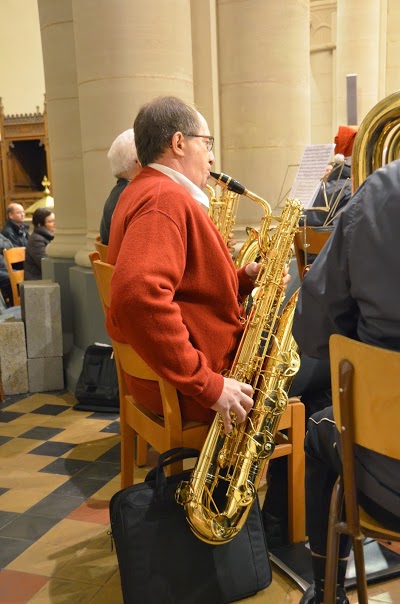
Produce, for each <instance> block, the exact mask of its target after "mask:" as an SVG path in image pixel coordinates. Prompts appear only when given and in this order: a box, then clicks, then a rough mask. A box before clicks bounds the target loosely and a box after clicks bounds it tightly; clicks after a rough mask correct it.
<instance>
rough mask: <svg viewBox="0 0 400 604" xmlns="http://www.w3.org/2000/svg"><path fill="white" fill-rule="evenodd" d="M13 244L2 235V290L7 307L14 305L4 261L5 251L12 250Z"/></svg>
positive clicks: (0, 267) (0, 280)
mask: <svg viewBox="0 0 400 604" xmlns="http://www.w3.org/2000/svg"><path fill="white" fill-rule="evenodd" d="M12 246H13V245H12V243H11V241H10V240H9V239H7V237H4V235H2V234H1V233H0V290H1V294H2V296H3V299H4V302H5V304H6V306H11V305H12V301H13V298H12V290H11V283H10V278H9V276H8V269H7V266H6V261H5V259H4V255H3V251H4V250H9V249H10V248H12Z"/></svg>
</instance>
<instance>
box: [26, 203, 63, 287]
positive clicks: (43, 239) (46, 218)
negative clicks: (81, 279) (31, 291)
mask: <svg viewBox="0 0 400 604" xmlns="http://www.w3.org/2000/svg"><path fill="white" fill-rule="evenodd" d="M32 223H33V226H34V229H33V233H32V235H31V236H30V238H29V240H28V243H27V246H26V256H25V262H24V280H25V281H32V280H35V279H41V278H42V258H45V257H46V256H47V254H46V247H47V245H48V244H49V243H50V241H52V240H53V239H54V229H55V218H54V214H53V212H52V211H51V210H49V209H47V208H38V209H37V210H35V212H34V213H33V216H32Z"/></svg>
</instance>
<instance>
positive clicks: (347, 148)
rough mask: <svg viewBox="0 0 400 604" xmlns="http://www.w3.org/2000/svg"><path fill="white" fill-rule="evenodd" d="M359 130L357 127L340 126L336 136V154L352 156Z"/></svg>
mask: <svg viewBox="0 0 400 604" xmlns="http://www.w3.org/2000/svg"><path fill="white" fill-rule="evenodd" d="M357 130H358V127H357V126H339V130H338V132H337V134H336V136H335V145H336V147H335V154H336V153H342V154H343V155H344V156H345V157H350V156H351V154H352V153H353V145H354V139H355V137H356V134H357Z"/></svg>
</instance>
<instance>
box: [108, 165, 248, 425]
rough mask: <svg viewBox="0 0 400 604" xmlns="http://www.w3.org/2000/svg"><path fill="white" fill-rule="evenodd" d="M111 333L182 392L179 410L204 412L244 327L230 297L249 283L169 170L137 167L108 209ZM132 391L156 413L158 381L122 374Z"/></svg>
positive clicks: (188, 415) (204, 416)
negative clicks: (137, 171) (110, 216)
mask: <svg viewBox="0 0 400 604" xmlns="http://www.w3.org/2000/svg"><path fill="white" fill-rule="evenodd" d="M107 260H108V262H110V263H111V264H115V272H114V276H113V279H112V284H111V305H110V311H109V313H108V317H107V330H108V332H109V334H110V337H111V338H113V339H114V340H116V341H119V342H128V343H129V344H130V345H131V346H132V348H134V349H135V350H136V352H137V353H138V354H139V355H140V356H141V357H142V358H143V359H144V360H145V361H146V363H147V364H148V365H149V366H150V367H151V368H152V369H153V370H154V371H155V372H156V373H157V374H158V375H159V376H160V377H162V378H164V379H166V380H167V381H168V382H170V383H171V384H172V385H173V386H174V387H175V388H177V390H178V391H179V393H180V403H181V409H182V414H183V417H184V418H185V419H195V420H198V421H211V419H212V418H213V415H214V412H213V411H212V410H210V409H209V407H211V406H212V405H213V404H214V403H215V402H216V401H217V400H218V398H219V397H220V395H221V392H222V387H223V378H222V376H221V371H222V370H223V369H226V368H228V367H229V365H230V364H231V361H232V356H233V354H234V352H235V349H236V346H237V343H238V340H239V338H240V336H241V333H242V326H241V323H240V320H239V316H240V313H241V310H242V309H241V307H240V304H239V298H238V295H239V293H238V289H239V282H240V285H241V294H242V295H246V294H248V293H250V291H251V289H252V287H253V284H252V281H251V280H250V278H249V277H248V276H247V274H246V273H245V272H244V269H241V270H240V271H238V272H237V271H236V269H235V266H234V264H233V262H232V259H231V257H230V255H229V252H228V249H227V247H226V245H225V243H224V241H223V240H222V238H221V237H220V235H219V233H218V231H217V229H216V228H215V227H214V225H213V224H212V222H211V220H210V218H209V217H208V216H207V214H206V213H205V212H204V210H202V209H201V207H200V205H199V204H198V202H196V201H195V200H194V199H193V198H192V197H191V195H190V194H189V193H188V192H187V191H186V190H185V189H184V187H182V186H181V185H178V184H176V183H175V182H174V181H173V180H171V179H170V178H169V177H168V176H165V175H164V174H162V173H160V172H158V171H157V170H154V169H152V168H144V169H143V170H142V171H141V173H140V174H139V175H138V176H137V177H136V178H135V179H134V181H132V182H131V183H130V185H128V187H127V188H126V189H125V191H124V192H123V193H122V195H121V197H120V199H119V201H118V204H117V206H116V209H115V211H114V215H113V219H112V224H111V233H110V243H109V249H108V257H107ZM127 386H128V389H129V390H130V392H131V393H132V395H133V396H134V397H135V399H136V400H137V401H139V402H141V403H142V404H143V405H145V406H146V407H148V408H150V409H152V410H153V411H155V412H156V413H162V407H161V400H160V397H159V393H158V392H157V389H158V386H157V384H153V383H150V382H148V381H145V380H137V379H134V378H129V376H127Z"/></svg>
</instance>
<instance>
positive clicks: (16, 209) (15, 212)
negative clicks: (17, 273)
mask: <svg viewBox="0 0 400 604" xmlns="http://www.w3.org/2000/svg"><path fill="white" fill-rule="evenodd" d="M6 218H7V220H6V224H5V226H4V229H3V230H2V231H1V234H2V235H4V237H7V239H9V240H10V241H11V243H12V247H26V244H27V241H28V239H29V234H28V226H27V225H26V224H25V223H24V219H25V210H24V208H23V207H22V206H21V204H20V203H10V205H9V206H8V207H7V208H6ZM21 268H22V266H21Z"/></svg>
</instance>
